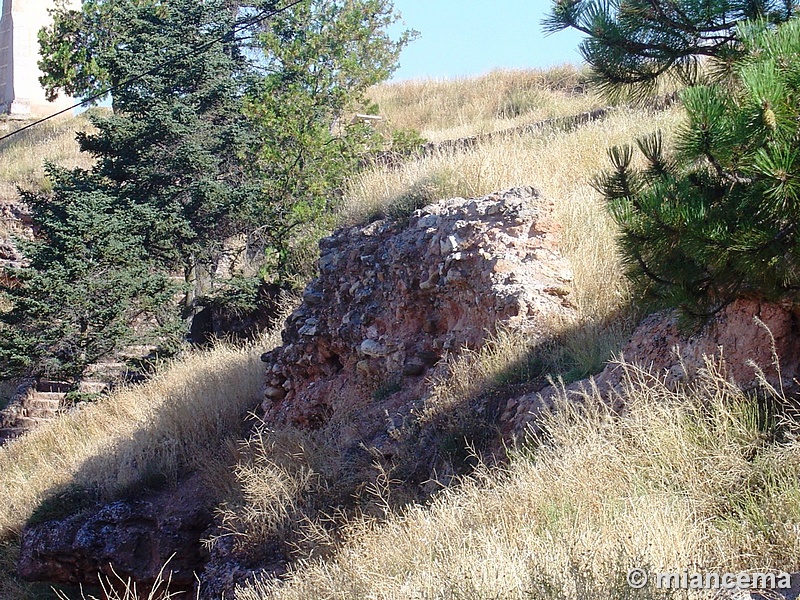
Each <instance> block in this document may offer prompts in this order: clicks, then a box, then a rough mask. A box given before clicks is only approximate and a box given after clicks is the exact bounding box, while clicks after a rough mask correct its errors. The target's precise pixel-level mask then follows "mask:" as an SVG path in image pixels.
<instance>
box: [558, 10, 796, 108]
mask: <svg viewBox="0 0 800 600" xmlns="http://www.w3.org/2000/svg"><path fill="white" fill-rule="evenodd" d="M797 11H798V5H797V2H796V1H795V0H554V2H553V8H552V12H551V14H550V15H549V16H548V17H547V18H546V19H545V20H544V22H543V25H544V27H545V30H546V31H549V32H555V31H560V30H563V29H567V28H572V29H575V30H577V31H580V32H581V33H584V34H585V35H586V36H587V38H586V40H585V41H584V42H583V43H582V44H581V46H580V51H581V54H582V55H583V57H584V59H585V60H586V62H587V63H588V64H589V65H590V66H591V67H592V71H593V74H594V77H595V80H596V81H597V82H598V83H599V84H600V86H601V87H602V88H603V90H604V91H606V92H607V93H609V94H610V95H612V96H614V95H620V94H624V93H630V94H631V95H632V96H633V97H634V98H643V97H646V96H647V95H648V94H650V93H651V92H652V91H653V89H654V88H655V87H656V85H657V82H658V81H659V79H660V78H661V77H662V75H667V74H668V75H672V76H674V77H677V78H678V79H679V80H680V81H682V82H683V83H685V84H694V83H697V82H698V80H699V79H698V78H699V75H700V74H701V71H700V70H699V68H698V67H699V66H700V62H701V61H702V60H703V59H704V58H713V59H714V62H715V68H716V69H718V70H721V71H722V72H723V73H726V72H727V67H729V65H730V63H731V62H732V61H735V60H736V57H737V56H738V55H739V53H740V51H741V47H740V39H739V35H738V29H737V25H738V24H740V23H744V22H745V21H748V20H754V19H762V20H765V21H767V22H770V23H773V24H776V23H781V22H785V21H787V20H789V19H791V18H792V17H794V16H796V15H797Z"/></svg>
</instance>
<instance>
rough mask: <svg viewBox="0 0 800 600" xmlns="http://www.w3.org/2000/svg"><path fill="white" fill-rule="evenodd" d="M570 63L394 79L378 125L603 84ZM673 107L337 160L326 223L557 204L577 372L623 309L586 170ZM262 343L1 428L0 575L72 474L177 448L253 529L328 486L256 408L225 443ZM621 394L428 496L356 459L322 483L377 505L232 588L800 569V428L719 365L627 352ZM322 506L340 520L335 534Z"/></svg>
mask: <svg viewBox="0 0 800 600" xmlns="http://www.w3.org/2000/svg"><path fill="white" fill-rule="evenodd" d="M583 86H584V83H583V76H582V74H581V73H580V72H579V71H576V70H574V69H570V68H562V69H555V70H552V71H547V72H539V71H531V72H498V73H492V74H490V75H487V76H485V77H482V78H479V79H476V80H456V81H420V82H410V83H402V84H389V85H383V86H380V87H378V88H376V89H374V90H373V92H372V95H371V96H372V99H373V100H375V101H376V102H377V103H378V105H379V106H380V109H381V113H382V115H383V116H384V117H385V123H384V126H390V127H392V128H396V129H416V130H418V131H419V132H420V133H421V134H422V135H423V136H424V137H426V138H427V139H431V140H445V139H450V138H453V137H459V136H464V135H471V134H475V133H485V132H490V131H501V130H505V129H508V128H510V127H513V126H516V125H521V124H527V123H533V122H536V121H539V120H541V119H544V118H549V117H553V116H564V115H569V114H575V113H578V112H583V111H585V110H589V109H592V108H596V107H598V106H600V105H601V104H602V103H601V102H600V101H599V100H598V99H597V98H594V97H593V96H592V95H591V94H588V93H586V91H585V90H584V89H583ZM679 121H680V111H679V110H678V109H676V108H675V109H670V110H666V111H660V112H651V111H647V110H644V109H641V110H633V109H626V108H618V109H613V110H612V111H610V113H609V114H608V116H607V117H606V118H604V119H601V120H598V121H595V122H592V123H588V124H585V125H583V126H580V127H577V128H572V129H566V128H563V127H545V128H542V129H540V130H537V131H535V132H533V133H528V134H524V135H523V134H513V135H507V136H504V137H496V138H493V139H491V140H488V141H484V142H482V143H480V144H478V145H477V146H475V147H473V148H470V149H469V150H466V151H443V152H440V153H437V154H433V155H429V156H413V157H410V158H409V159H408V160H407V161H406V162H405V163H404V164H402V165H400V166H399V167H388V166H380V165H378V166H373V167H370V168H368V169H366V170H365V171H363V172H361V173H359V174H357V175H355V176H354V177H353V178H352V179H351V181H350V182H349V185H348V188H347V190H346V201H345V204H344V206H343V207H342V208H341V211H340V213H339V214H338V217H337V218H338V222H340V223H354V222H362V221H364V220H368V219H371V218H374V217H375V216H380V215H392V214H403V213H405V212H407V211H410V210H413V209H414V208H415V207H417V206H420V205H423V204H425V203H427V202H432V201H435V200H437V199H440V198H445V197H452V196H477V195H482V194H486V193H489V192H492V191H497V190H501V189H504V188H508V187H512V186H522V185H530V186H533V187H535V188H537V189H539V190H540V191H541V192H542V193H543V194H544V195H546V196H547V197H548V198H550V199H552V200H553V201H554V202H555V206H556V211H557V215H558V218H559V220H560V221H561V223H562V225H563V248H564V252H565V253H566V255H567V256H568V258H569V259H570V260H571V261H572V264H573V268H574V281H573V286H574V290H573V291H574V294H573V296H574V298H575V299H576V302H577V305H578V308H579V316H578V317H577V322H572V323H554V324H553V327H554V330H555V331H559V330H561V331H563V332H564V335H563V337H562V340H561V341H560V347H559V348H558V352H554V356H553V357H550V359H551V367H552V371H553V373H554V374H569V375H570V376H581V375H584V374H586V373H590V372H594V371H596V370H598V369H599V368H601V367H602V365H603V364H604V361H606V360H607V359H608V357H609V355H610V353H611V352H612V351H614V350H615V349H617V348H618V347H619V345H620V343H621V342H622V340H623V339H624V338H625V336H626V335H627V332H628V329H629V327H630V324H631V315H632V312H633V311H634V309H633V308H632V306H631V305H632V299H631V297H630V293H629V289H628V286H627V284H626V282H625V280H624V278H623V277H622V275H621V269H620V264H619V256H618V254H617V252H616V249H615V236H616V230H615V228H614V225H613V223H612V221H611V220H610V219H609V218H608V216H607V215H606V213H605V210H604V207H603V206H602V203H601V201H600V198H599V197H598V195H597V193H596V192H595V191H594V189H593V188H592V187H591V185H590V183H591V180H592V178H593V176H594V175H595V174H596V173H597V171H598V170H600V169H601V168H604V167H605V166H606V149H607V148H608V147H609V146H611V145H614V144H619V143H622V142H626V141H630V140H632V139H633V138H635V137H636V136H639V135H641V134H644V133H647V132H650V131H653V130H655V129H657V128H661V129H663V130H664V131H665V132H666V134H667V138H668V139H669V132H671V131H673V130H674V129H675V127H676V126H677V124H678V123H679ZM6 151H8V152H11V151H13V148H10V149H9V148H7V149H6ZM68 154H69V153H68V152H65V154H64V157H65V159H66V158H67V156H68ZM26 172H30V173H32V174H31V175H30V177H31V178H32V179H30V181H31V182H34V183H35V181H34V180H35V177H36V175H35V174H33V173H34V172H33V171H26ZM9 177H10V176H9ZM17 177H21V175H17ZM7 181H10V179H9V180H7ZM277 343H279V342H278V338H276V337H270V338H265V339H264V340H262V341H261V342H260V343H259V344H258V345H257V346H256V347H248V348H240V349H236V348H228V347H222V346H220V347H218V348H216V349H213V350H211V351H207V352H198V353H196V354H193V355H190V356H188V357H186V358H185V359H183V360H180V361H176V362H173V363H170V364H167V365H164V367H163V369H162V370H161V374H160V375H159V376H158V377H156V378H155V379H154V380H153V381H152V382H150V383H148V384H146V385H145V386H143V387H140V388H135V389H129V390H122V391H120V392H118V393H116V394H114V395H113V396H111V397H108V398H105V399H103V400H101V401H99V402H97V403H95V404H93V405H91V406H90V407H88V408H86V409H84V410H82V411H80V412H78V413H73V414H70V415H67V416H65V417H63V418H62V419H61V420H59V421H57V422H54V423H52V424H50V425H46V426H43V427H42V428H40V429H39V430H37V431H35V432H34V433H31V434H30V435H27V436H26V437H24V438H22V439H20V440H17V441H15V442H14V443H12V444H9V445H8V446H6V447H4V448H1V449H0V499H1V500H2V501H1V502H0V536H2V543H3V544H4V545H2V546H0V598H21V599H24V598H33V597H34V595H33V594H34V592H33V589H32V588H30V587H28V586H25V585H23V584H21V583H20V582H18V581H16V580H15V579H14V578H13V575H12V574H11V568H3V565H10V564H11V562H12V561H13V557H14V553H15V551H16V543H17V542H16V536H17V534H18V532H19V531H20V529H21V527H22V526H23V525H24V523H25V522H26V521H27V520H28V519H30V518H31V517H34V518H44V517H46V516H48V515H52V514H58V513H59V511H61V512H63V511H65V510H66V511H68V510H71V509H72V508H74V506H73V504H74V503H75V502H80V501H81V497H82V496H81V493H82V491H85V492H87V493H91V494H94V495H97V496H100V497H102V498H106V499H108V498H114V497H117V496H119V495H120V494H124V493H130V491H131V489H135V487H136V486H137V485H141V484H142V482H143V481H145V480H146V479H147V477H149V476H150V475H152V474H154V473H155V474H161V475H163V474H166V475H167V476H168V477H169V478H172V479H174V478H175V477H177V474H178V473H179V472H180V470H181V469H185V468H187V467H190V468H193V469H197V470H200V471H201V472H203V473H205V474H206V476H207V477H208V478H209V481H210V482H212V483H211V485H214V486H215V487H216V488H217V489H219V490H220V494H221V497H225V496H230V497H235V498H236V499H237V501H236V502H233V503H230V504H229V505H228V507H227V509H226V510H225V511H223V512H221V516H222V517H223V518H224V521H225V523H227V524H228V526H229V527H230V532H229V533H231V534H235V535H236V536H237V540H240V542H241V544H243V545H247V544H252V545H253V546H254V547H257V544H258V541H259V539H260V536H264V535H265V534H266V533H270V532H272V533H274V531H275V530H276V528H277V529H279V525H280V522H281V520H282V519H283V520H285V519H286V518H287V515H292V518H294V517H295V516H297V515H298V514H301V515H302V514H303V510H304V506H306V505H307V504H308V503H309V502H310V501H309V500H308V499H307V498H308V496H314V497H316V498H325V497H327V496H326V494H331V490H330V489H322V487H323V484H325V485H327V484H329V483H330V482H329V481H327V480H326V472H327V470H328V467H329V465H328V462H329V461H331V460H335V457H333V456H331V455H330V453H329V452H328V451H327V448H328V446H326V443H328V442H327V441H326V440H325V439H322V437H321V436H319V435H318V436H316V437H315V436H314V435H310V434H304V433H301V432H295V431H278V432H274V431H268V430H262V431H260V432H258V433H256V434H255V435H254V436H253V437H252V438H251V439H249V440H247V441H246V443H245V444H243V445H240V446H239V447H238V450H237V451H236V452H233V451H232V450H231V449H232V448H234V447H236V445H235V441H236V436H237V435H241V434H240V427H239V424H240V423H241V417H242V415H243V414H244V412H246V411H247V410H250V409H252V408H254V407H255V405H256V403H257V401H258V392H259V388H260V385H261V382H262V366H261V363H260V362H259V361H258V354H259V353H260V352H261V351H263V350H266V349H269V348H270V347H272V346H274V345H276V344H277ZM525 351H526V347H525V345H524V341H523V340H520V339H519V338H517V337H515V336H513V335H500V336H498V338H497V339H496V340H494V342H493V343H492V344H489V345H487V346H486V347H485V348H484V349H482V350H480V351H478V352H476V353H472V354H469V355H467V356H466V357H465V358H464V359H462V360H461V361H458V362H456V363H454V364H453V365H452V369H451V376H450V378H449V379H447V380H445V381H442V382H439V383H438V386H439V387H438V389H437V392H436V394H435V396H434V397H435V398H436V399H439V400H440V401H442V402H447V401H451V400H452V399H454V398H457V397H459V396H461V395H464V394H466V393H473V392H474V391H475V389H476V387H477V388H480V387H481V386H482V385H488V384H489V382H491V381H493V378H494V375H496V374H497V373H499V372H501V371H503V370H504V369H506V368H507V367H508V365H509V364H510V363H512V362H513V361H514V360H516V359H517V358H519V356H520V353H524V352H525ZM626 395H627V400H628V402H629V405H630V410H629V411H628V412H627V414H626V415H625V417H624V418H622V419H611V418H610V415H608V414H607V413H606V412H605V411H604V410H603V409H602V408H601V406H602V404H601V402H600V401H599V399H597V398H594V397H591V396H589V397H587V401H586V403H585V406H584V407H582V408H578V407H575V406H565V407H564V410H562V411H561V412H559V413H558V414H556V415H554V416H553V417H551V420H550V421H549V422H548V424H547V431H548V442H547V443H546V444H540V443H536V442H533V441H531V443H530V444H527V445H524V446H522V447H520V448H518V449H515V450H514V451H513V452H512V456H511V459H510V461H509V462H508V463H507V464H506V465H505V466H503V467H492V468H489V467H486V466H481V467H479V468H478V469H477V471H476V472H475V473H474V475H473V476H471V477H469V478H466V479H464V480H463V481H462V482H461V484H460V485H457V486H454V487H452V488H449V489H445V490H442V491H441V492H440V493H438V494H437V495H436V496H435V497H434V498H433V500H432V501H431V503H430V505H428V506H412V507H411V508H406V509H403V510H396V509H395V508H393V503H392V502H391V501H390V497H391V496H392V495H393V494H402V482H396V481H394V480H393V478H392V476H391V473H380V472H379V473H376V474H374V475H375V476H374V478H373V479H372V480H369V481H366V480H365V481H360V482H348V484H349V485H352V486H353V487H352V489H344V488H337V490H336V492H337V493H338V494H340V496H341V497H343V498H347V497H352V495H353V494H355V493H356V492H357V491H358V492H359V493H363V494H367V495H371V496H372V497H373V505H374V506H375V507H376V510H375V511H372V512H370V513H368V514H364V515H362V516H361V517H360V518H353V517H352V515H351V516H349V517H347V518H344V517H342V516H341V515H339V513H337V512H336V511H334V510H327V512H326V507H324V506H323V507H319V506H316V507H314V513H313V514H312V512H311V511H309V513H308V520H307V522H305V523H304V524H303V527H304V531H305V536H306V537H305V539H303V540H301V542H299V543H298V547H299V549H298V554H297V556H298V557H299V558H298V560H297V561H296V562H295V563H294V564H293V565H292V566H291V572H290V575H289V577H287V578H286V580H285V581H281V582H277V581H264V582H261V583H256V584H253V585H250V586H248V587H246V588H243V589H241V590H239V591H238V593H237V596H236V597H237V598H239V599H240V600H263V599H266V598H276V599H277V598H286V599H290V598H342V599H345V598H381V599H384V598H385V599H395V598H396V599H398V600H399V599H405V598H442V599H451V598H452V599H464V600H471V599H475V600H478V599H484V598H501V599H504V598H542V599H545V598H547V599H550V598H565V599H567V598H569V599H576V600H577V599H584V598H586V599H588V598H599V599H609V600H610V599H617V598H638V597H641V598H648V597H662V596H652V595H650V596H648V595H647V593H648V592H646V591H644V592H642V594H640V595H636V594H635V593H633V592H632V591H631V589H630V588H629V587H628V586H627V584H626V583H625V574H626V572H627V569H628V568H629V567H634V566H635V567H642V568H647V569H649V570H653V571H655V570H681V569H689V570H691V569H693V568H698V569H699V568H707V569H713V570H739V569H757V568H767V567H776V568H783V569H797V568H800V559H798V558H797V557H798V556H799V555H800V554H798V552H797V550H798V548H797V546H798V538H797V535H796V529H797V527H798V525H797V524H798V523H800V484H798V481H800V446H797V445H796V444H795V443H793V442H790V443H784V444H782V445H777V444H776V443H775V441H774V440H775V438H776V436H777V435H778V434H780V435H781V436H783V437H782V438H781V439H784V440H792V439H794V438H793V437H792V434H793V432H792V431H791V430H789V429H787V425H786V424H779V423H771V422H768V420H767V421H765V420H764V419H763V418H760V417H759V413H758V409H757V406H756V405H755V404H754V403H753V402H752V401H751V400H749V399H747V398H745V397H744V396H743V395H742V394H741V393H740V392H739V391H738V390H736V389H735V388H733V387H731V386H730V385H729V384H727V383H726V382H725V381H724V380H723V379H722V378H721V377H719V376H718V375H716V374H715V373H714V371H713V369H712V370H711V372H710V373H709V374H708V375H707V376H706V377H705V379H703V380H701V381H698V382H695V384H694V385H693V386H692V387H691V388H687V389H685V390H682V391H680V392H678V393H675V392H670V391H668V390H667V389H666V388H665V387H664V386H663V385H662V383H661V382H659V381H657V380H654V379H652V378H650V377H648V376H646V375H644V374H642V373H640V372H638V371H636V370H634V369H629V378H628V390H627V394H626ZM448 399H449V400H448ZM432 408H433V409H435V408H436V407H435V406H434V407H432ZM237 459H238V460H239V463H238V465H236V466H235V467H234V468H231V464H234V463H235V461H236V460H237ZM315 486H319V488H316V487H315ZM309 490H310V491H309ZM71 503H72V504H71ZM320 515H321V516H322V518H327V519H328V523H327V524H326V525H325V526H323V524H321V523H320V521H319V519H320ZM315 519H316V520H315ZM331 521H335V522H337V523H338V524H339V528H338V529H337V530H336V534H335V535H332V534H331V529H330V527H328V526H327V525H329V524H330V522H331ZM265 532H266V533H265ZM319 557H322V558H319Z"/></svg>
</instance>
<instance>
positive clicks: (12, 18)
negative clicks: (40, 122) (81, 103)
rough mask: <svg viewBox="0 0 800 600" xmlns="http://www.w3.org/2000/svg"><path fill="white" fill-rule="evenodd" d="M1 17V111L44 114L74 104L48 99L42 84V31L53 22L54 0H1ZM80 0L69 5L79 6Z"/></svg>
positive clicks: (68, 100) (23, 115) (16, 114)
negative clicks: (40, 81)
mask: <svg viewBox="0 0 800 600" xmlns="http://www.w3.org/2000/svg"><path fill="white" fill-rule="evenodd" d="M2 3H3V16H2V19H0V114H7V115H9V116H10V117H11V118H17V119H30V118H36V117H44V116H47V115H50V114H53V113H55V112H58V111H59V110H62V109H64V108H67V107H69V106H71V105H72V104H74V101H73V99H72V98H66V97H59V98H58V100H56V101H55V102H48V101H47V100H46V99H45V96H44V90H43V89H42V86H41V85H40V84H39V76H40V75H41V72H40V71H39V68H38V67H37V65H36V63H37V62H38V61H39V40H38V37H37V35H38V32H39V30H40V29H41V28H42V27H44V26H45V25H48V24H49V23H50V15H49V14H48V13H47V9H48V8H53V7H54V6H55V2H54V0H2ZM80 5H81V0H69V1H68V2H67V6H68V7H70V8H80Z"/></svg>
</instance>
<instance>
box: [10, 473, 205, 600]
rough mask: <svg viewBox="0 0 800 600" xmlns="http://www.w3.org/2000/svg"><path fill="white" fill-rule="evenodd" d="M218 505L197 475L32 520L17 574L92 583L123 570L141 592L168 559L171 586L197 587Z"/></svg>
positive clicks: (112, 577) (113, 578)
mask: <svg viewBox="0 0 800 600" xmlns="http://www.w3.org/2000/svg"><path fill="white" fill-rule="evenodd" d="M213 505H214V502H213V498H212V497H211V495H210V493H209V491H208V490H207V488H206V486H205V485H204V484H203V482H202V481H201V479H200V478H199V477H197V476H195V477H191V478H189V479H187V480H186V481H185V482H184V483H183V484H182V485H180V486H179V487H178V488H176V489H171V490H168V491H167V492H161V493H153V494H150V495H148V496H145V497H143V498H141V499H136V500H120V501H117V502H113V503H111V504H107V505H105V506H101V507H97V508H95V509H94V510H84V511H81V512H79V513H77V514H74V515H71V516H69V517H66V518H63V519H57V520H51V521H45V522H42V523H37V524H35V525H30V526H27V527H26V528H25V529H24V530H23V532H22V540H21V550H20V558H19V563H18V573H19V575H20V576H21V577H22V578H24V579H26V580H29V581H47V582H49V583H60V584H84V585H92V586H94V585H97V584H98V576H99V575H105V576H107V577H109V578H110V580H111V581H112V582H116V581H117V577H116V575H119V577H120V578H122V579H123V580H128V579H131V580H132V581H135V582H136V584H137V588H138V589H139V590H140V591H142V590H144V589H146V588H148V587H152V586H153V584H154V583H155V582H156V580H157V578H158V575H159V572H160V571H161V569H162V567H163V566H164V565H165V564H166V565H167V568H166V570H165V575H164V577H165V579H166V578H167V577H170V573H171V583H172V585H171V589H172V590H188V589H191V588H192V587H193V586H194V584H195V581H196V579H195V572H199V571H201V570H202V568H203V566H204V564H205V561H206V560H207V558H208V556H207V553H206V551H205V550H204V548H203V545H202V543H201V537H202V534H203V532H204V531H205V530H206V529H207V528H208V527H209V526H210V525H211V523H212V519H213V514H212V508H213ZM114 573H116V575H115V574H114ZM145 593H146V592H145Z"/></svg>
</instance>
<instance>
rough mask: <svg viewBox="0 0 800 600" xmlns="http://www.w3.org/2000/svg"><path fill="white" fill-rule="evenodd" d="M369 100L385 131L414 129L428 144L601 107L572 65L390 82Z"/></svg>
mask: <svg viewBox="0 0 800 600" xmlns="http://www.w3.org/2000/svg"><path fill="white" fill-rule="evenodd" d="M369 98H370V100H372V101H373V102H375V103H376V104H377V105H378V108H379V113H380V116H382V117H384V119H385V123H384V124H383V126H384V127H386V128H391V129H401V130H403V129H413V130H416V131H418V132H419V133H420V134H421V135H422V136H423V137H424V138H425V139H427V140H429V141H432V142H440V141H443V140H451V139H456V138H462V137H467V136H471V135H476V134H481V133H490V132H494V131H501V130H503V129H509V128H512V127H518V126H521V125H527V124H530V123H534V122H537V121H541V120H544V119H550V118H554V117H565V116H570V115H575V114H578V113H580V112H583V111H586V110H591V109H592V108H596V107H597V106H599V105H600V104H601V100H600V99H599V98H597V97H595V96H594V95H592V94H590V93H588V92H587V90H586V74H585V72H583V71H581V70H579V69H576V68H575V67H573V66H571V65H564V66H563V67H558V68H553V69H549V70H516V71H515V70H498V71H492V72H491V73H488V74H486V75H483V76H481V77H474V78H464V79H420V80H411V81H405V82H400V83H389V84H383V85H379V86H376V87H374V88H372V90H370V93H369Z"/></svg>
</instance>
